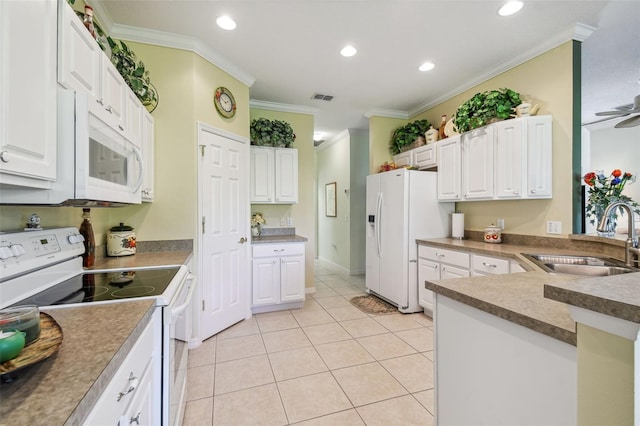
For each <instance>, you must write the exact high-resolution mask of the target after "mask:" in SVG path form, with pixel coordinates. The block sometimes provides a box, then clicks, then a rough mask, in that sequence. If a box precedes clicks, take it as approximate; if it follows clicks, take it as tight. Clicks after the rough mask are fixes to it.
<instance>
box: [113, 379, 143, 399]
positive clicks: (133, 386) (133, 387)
mask: <svg viewBox="0 0 640 426" xmlns="http://www.w3.org/2000/svg"><path fill="white" fill-rule="evenodd" d="M129 382H131V384H130V385H129V387H128V388H127V390H126V391H124V392H118V399H117V401H118V402H120V400H121V399H122V398H123V397H124V396H126V395H128V394H130V393H131V392H133V391H134V390H136V388H137V387H138V378H137V377H136V376H134V375H133V372H131V373H129Z"/></svg>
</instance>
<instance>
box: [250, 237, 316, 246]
mask: <svg viewBox="0 0 640 426" xmlns="http://www.w3.org/2000/svg"><path fill="white" fill-rule="evenodd" d="M306 241H307V239H306V238H305V237H301V236H300V235H265V236H260V237H252V238H251V244H276V243H304V242H306Z"/></svg>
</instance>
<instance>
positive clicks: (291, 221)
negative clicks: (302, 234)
mask: <svg viewBox="0 0 640 426" xmlns="http://www.w3.org/2000/svg"><path fill="white" fill-rule="evenodd" d="M287 225H288V226H293V218H292V217H288V218H287Z"/></svg>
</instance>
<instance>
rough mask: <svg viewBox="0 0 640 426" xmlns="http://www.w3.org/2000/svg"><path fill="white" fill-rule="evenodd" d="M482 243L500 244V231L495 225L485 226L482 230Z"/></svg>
mask: <svg viewBox="0 0 640 426" xmlns="http://www.w3.org/2000/svg"><path fill="white" fill-rule="evenodd" d="M484 242H485V243H491V244H497V243H501V242H502V229H501V228H500V227H499V226H496V225H490V226H487V227H486V228H485V229H484Z"/></svg>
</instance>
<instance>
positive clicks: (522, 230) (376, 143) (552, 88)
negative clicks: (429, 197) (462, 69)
mask: <svg viewBox="0 0 640 426" xmlns="http://www.w3.org/2000/svg"><path fill="white" fill-rule="evenodd" d="M572 49H573V47H572V42H567V43H565V44H563V45H561V46H559V47H557V48H555V49H552V50H550V51H548V52H546V53H544V54H542V55H540V56H538V57H536V58H533V59H531V60H529V61H527V62H525V63H523V64H521V65H519V66H517V67H515V68H513V69H511V70H509V71H506V72H504V73H502V74H500V75H498V76H496V77H494V78H492V79H490V80H487V81H485V82H484V83H482V84H479V85H477V86H475V87H473V88H472V89H470V90H467V91H465V92H463V93H461V94H459V95H457V96H455V97H453V98H451V99H448V100H447V101H445V102H443V103H441V104H439V105H437V106H435V107H433V108H431V109H429V110H427V111H425V112H423V113H421V114H418V115H416V116H414V117H411V118H410V120H409V121H413V120H417V119H422V118H426V119H428V120H429V121H430V122H431V123H435V124H436V126H437V125H439V123H440V118H441V116H442V114H446V115H447V117H451V116H452V115H453V113H455V111H456V109H457V108H458V106H459V105H460V104H462V103H463V102H464V101H466V100H468V99H470V98H471V97H472V96H473V95H474V94H476V93H478V92H482V91H485V90H494V89H499V88H504V87H507V88H509V89H512V90H515V91H516V92H518V93H520V96H521V97H522V98H523V99H526V100H529V101H530V102H532V103H533V104H538V105H540V111H539V112H538V114H540V115H543V114H545V115H546V114H549V115H552V116H553V199H551V200H521V201H479V202H459V203H456V208H457V209H458V210H460V211H462V212H463V213H465V228H466V229H471V230H483V229H484V228H485V227H486V226H487V225H489V224H491V223H495V221H496V219H498V218H502V219H505V225H506V232H508V233H514V234H523V235H546V227H545V222H546V221H547V220H554V221H561V222H562V232H563V234H564V235H561V236H565V237H566V235H567V234H569V233H571V232H572V207H571V192H572V191H573V189H572V188H573V183H572V163H571V156H572V148H571V145H572V120H573V117H572V102H573V92H572V82H573V77H572V54H573V52H572ZM392 123H393V125H392ZM396 123H399V124H396ZM401 124H403V123H402V122H399V120H397V119H384V118H381V117H373V118H372V119H371V120H370V126H371V133H370V134H371V136H370V138H371V144H372V149H371V152H372V164H373V166H375V167H377V166H378V165H379V164H380V163H381V162H384V161H385V160H382V161H381V159H382V158H384V156H383V154H384V149H383V147H382V146H381V144H384V148H386V147H387V145H388V143H389V142H388V141H389V129H391V130H393V129H394V128H396V127H398V126H399V125H401ZM378 132H380V133H381V134H376V135H374V133H378Z"/></svg>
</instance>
